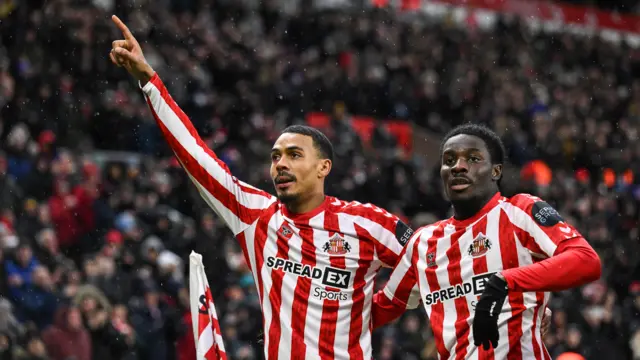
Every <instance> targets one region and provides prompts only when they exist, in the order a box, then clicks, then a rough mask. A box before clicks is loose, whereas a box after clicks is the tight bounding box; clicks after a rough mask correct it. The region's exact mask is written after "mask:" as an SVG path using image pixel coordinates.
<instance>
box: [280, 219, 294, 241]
mask: <svg viewBox="0 0 640 360" xmlns="http://www.w3.org/2000/svg"><path fill="white" fill-rule="evenodd" d="M278 235H280V236H282V237H283V238H285V239H287V240H289V239H291V236H292V235H293V230H291V228H290V227H289V225H287V223H282V226H281V227H280V230H278Z"/></svg>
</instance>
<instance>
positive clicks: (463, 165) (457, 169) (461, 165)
mask: <svg viewBox="0 0 640 360" xmlns="http://www.w3.org/2000/svg"><path fill="white" fill-rule="evenodd" d="M467 171H469V164H468V163H467V161H466V160H464V159H458V161H456V163H455V164H454V165H453V166H452V167H451V172H452V173H456V174H457V173H462V172H467Z"/></svg>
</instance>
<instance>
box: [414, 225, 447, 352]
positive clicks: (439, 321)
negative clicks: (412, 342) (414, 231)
mask: <svg viewBox="0 0 640 360" xmlns="http://www.w3.org/2000/svg"><path fill="white" fill-rule="evenodd" d="M445 224H447V222H443V223H442V224H440V226H439V227H438V228H437V229H436V230H434V232H433V235H432V236H431V237H430V238H429V240H427V253H426V254H425V257H426V256H428V255H429V254H431V253H433V254H435V255H436V256H437V255H438V254H437V253H436V244H437V243H438V240H439V239H440V238H442V236H443V235H444V225H445ZM420 255H422V254H420ZM437 268H438V267H437V266H433V267H428V266H427V270H426V271H425V275H426V277H427V283H428V284H429V291H431V292H435V291H438V290H440V283H439V282H438V277H437V276H436V269H437ZM443 324H444V305H442V302H441V301H438V302H437V303H435V304H433V305H432V306H431V329H432V330H433V336H434V338H435V339H436V347H437V348H438V354H440V358H441V359H448V358H449V355H450V353H449V350H447V348H446V347H445V346H444V339H443V338H442V331H443Z"/></svg>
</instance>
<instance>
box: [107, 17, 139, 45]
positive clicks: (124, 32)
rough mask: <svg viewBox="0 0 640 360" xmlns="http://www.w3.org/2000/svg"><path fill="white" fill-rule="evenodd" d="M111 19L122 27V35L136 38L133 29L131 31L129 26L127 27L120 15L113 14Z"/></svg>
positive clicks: (128, 38)
mask: <svg viewBox="0 0 640 360" xmlns="http://www.w3.org/2000/svg"><path fill="white" fill-rule="evenodd" d="M111 20H113V22H114V23H115V24H116V26H117V27H118V29H120V31H121V32H122V35H124V38H125V39H127V40H134V41H135V38H134V37H133V34H131V31H129V28H128V27H127V25H125V24H124V23H123V22H122V20H120V18H119V17H117V16H115V15H112V16H111Z"/></svg>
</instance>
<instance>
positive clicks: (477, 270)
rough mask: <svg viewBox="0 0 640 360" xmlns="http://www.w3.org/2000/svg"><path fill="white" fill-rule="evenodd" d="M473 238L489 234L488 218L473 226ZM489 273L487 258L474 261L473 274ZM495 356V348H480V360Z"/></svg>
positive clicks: (490, 358) (487, 359) (491, 358)
mask: <svg viewBox="0 0 640 360" xmlns="http://www.w3.org/2000/svg"><path fill="white" fill-rule="evenodd" d="M472 230H473V238H474V239H475V237H476V236H478V234H480V233H483V234H485V235H486V234H487V217H486V216H483V217H482V218H481V219H480V220H479V221H478V222H477V223H475V224H474V225H473V228H472ZM487 272H489V268H488V266H487V257H486V256H482V257H479V258H474V259H473V273H474V274H476V275H480V274H485V273H487ZM494 357H495V354H494V353H493V348H489V350H485V349H484V348H483V347H482V346H480V347H478V359H483V360H493V359H494Z"/></svg>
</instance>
